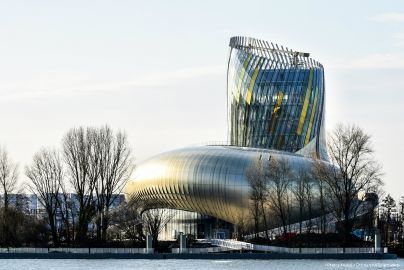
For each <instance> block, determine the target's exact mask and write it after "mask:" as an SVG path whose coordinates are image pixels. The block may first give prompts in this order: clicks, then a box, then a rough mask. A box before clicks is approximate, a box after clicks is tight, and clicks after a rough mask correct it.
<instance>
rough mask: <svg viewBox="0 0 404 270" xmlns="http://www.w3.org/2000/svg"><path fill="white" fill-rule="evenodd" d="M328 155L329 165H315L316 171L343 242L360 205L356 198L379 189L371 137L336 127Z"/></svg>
mask: <svg viewBox="0 0 404 270" xmlns="http://www.w3.org/2000/svg"><path fill="white" fill-rule="evenodd" d="M328 153H329V156H330V161H331V163H332V165H331V166H330V165H329V164H327V163H324V162H320V161H319V162H316V164H315V171H316V174H317V178H318V179H321V180H323V181H325V183H326V186H327V191H328V192H329V193H330V199H331V201H332V203H331V205H332V208H333V209H332V210H333V212H334V213H335V218H336V219H337V221H338V222H339V223H340V224H342V233H343V236H344V241H346V240H347V239H348V236H349V234H350V233H351V230H352V227H353V220H354V219H355V218H356V216H357V213H358V209H359V207H360V205H361V204H362V202H363V200H362V198H359V196H360V195H361V194H363V195H365V194H367V193H370V192H373V191H374V190H376V189H378V187H379V186H380V185H382V181H381V167H380V166H379V165H378V164H377V162H376V161H375V160H374V158H373V153H374V151H373V149H372V147H371V143H370V136H369V135H368V134H366V133H365V132H364V131H363V130H362V129H361V128H359V127H357V126H349V125H347V126H344V125H342V124H339V125H338V126H337V127H336V128H335V130H334V131H333V132H332V134H330V136H329V138H328Z"/></svg>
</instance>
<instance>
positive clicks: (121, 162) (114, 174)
mask: <svg viewBox="0 0 404 270" xmlns="http://www.w3.org/2000/svg"><path fill="white" fill-rule="evenodd" d="M90 134H91V140H92V141H93V145H94V156H93V157H92V158H91V159H90V160H91V161H92V162H91V164H92V166H93V167H94V168H98V169H99V174H98V177H97V180H96V182H95V193H96V200H97V225H98V226H97V238H98V239H102V240H104V241H105V240H106V232H107V229H108V226H109V210H110V207H111V205H112V204H113V203H114V201H115V200H116V198H117V196H118V195H119V194H120V193H121V191H122V189H123V187H124V186H125V184H126V183H127V181H128V179H129V177H130V175H131V173H132V170H133V158H132V151H131V149H130V147H129V143H128V140H127V137H126V135H125V134H124V133H122V132H118V133H116V134H113V132H112V130H111V129H110V128H109V127H108V126H104V127H102V128H100V129H92V131H91V133H90ZM100 233H101V235H100Z"/></svg>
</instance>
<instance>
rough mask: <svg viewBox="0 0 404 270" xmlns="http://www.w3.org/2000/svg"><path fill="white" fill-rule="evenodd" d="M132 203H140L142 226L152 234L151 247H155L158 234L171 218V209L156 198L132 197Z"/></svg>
mask: <svg viewBox="0 0 404 270" xmlns="http://www.w3.org/2000/svg"><path fill="white" fill-rule="evenodd" d="M132 203H135V204H137V205H140V209H141V212H140V213H141V217H142V224H143V227H144V228H145V230H146V232H147V233H149V234H150V235H151V236H152V238H153V247H154V248H155V249H157V248H158V241H159V235H160V233H161V232H162V231H163V229H164V227H165V226H166V225H167V223H168V222H170V221H171V220H172V219H173V217H174V213H173V212H172V211H171V209H168V208H167V205H166V204H165V203H163V202H160V201H158V200H157V201H156V200H151V199H148V200H147V199H144V200H136V199H133V202H132Z"/></svg>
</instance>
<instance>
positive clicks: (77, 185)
mask: <svg viewBox="0 0 404 270" xmlns="http://www.w3.org/2000/svg"><path fill="white" fill-rule="evenodd" d="M89 137H90V134H89V131H88V130H87V131H86V130H85V129H84V128H83V127H79V128H73V129H71V130H70V131H68V132H67V134H66V135H65V136H64V138H63V154H64V160H65V162H66V165H67V173H68V176H69V182H70V184H71V186H72V188H73V189H74V191H75V193H76V196H77V197H76V198H75V199H76V200H77V203H78V208H79V211H78V224H77V232H76V240H77V241H79V242H80V243H83V242H84V241H86V239H87V231H88V224H89V222H90V221H91V219H92V217H93V216H94V189H95V183H96V180H97V177H98V173H99V170H98V168H94V166H90V158H91V157H92V156H93V155H94V146H93V145H92V141H91V139H89ZM93 164H94V163H93Z"/></svg>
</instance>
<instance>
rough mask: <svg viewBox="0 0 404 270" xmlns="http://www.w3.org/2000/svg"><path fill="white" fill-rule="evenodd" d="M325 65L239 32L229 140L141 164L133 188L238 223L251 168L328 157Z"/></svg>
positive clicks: (301, 164) (230, 85)
mask: <svg viewBox="0 0 404 270" xmlns="http://www.w3.org/2000/svg"><path fill="white" fill-rule="evenodd" d="M324 99H325V88H324V70H323V66H322V65H321V64H320V63H318V62H317V61H315V60H313V59H311V58H309V54H308V53H302V52H297V51H293V50H290V49H288V48H284V47H282V46H278V45H275V44H272V43H268V42H266V41H262V40H258V39H254V38H247V37H233V38H231V39H230V57H229V60H228V71H227V109H228V141H229V143H228V144H226V145H220V146H218V145H206V146H201V147H191V148H183V149H179V150H174V151H170V152H166V153H162V154H160V155H157V156H155V157H152V158H150V159H148V160H146V161H145V162H143V163H142V164H140V165H139V166H138V167H137V168H136V170H135V173H134V175H133V178H132V179H131V181H130V182H129V183H128V185H127V187H126V190H125V191H126V193H128V194H132V195H135V196H137V197H138V198H147V199H153V200H157V201H161V202H163V203H164V204H165V205H167V207H169V208H171V209H177V210H185V211H191V212H196V213H199V214H203V215H208V216H212V217H215V218H219V219H221V220H224V221H227V222H229V223H233V224H234V223H237V220H238V219H240V217H241V216H242V215H245V214H247V213H248V211H249V205H250V204H249V192H250V187H249V185H248V181H247V179H246V169H247V168H248V167H249V166H250V165H251V163H252V162H253V161H254V160H257V159H262V160H269V159H270V157H274V158H282V159H285V160H287V161H288V162H289V164H290V165H291V167H292V169H293V170H296V171H298V170H302V169H305V168H308V167H310V166H311V163H312V157H314V156H315V157H317V158H320V159H323V160H324V161H327V153H326V148H325V139H324Z"/></svg>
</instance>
